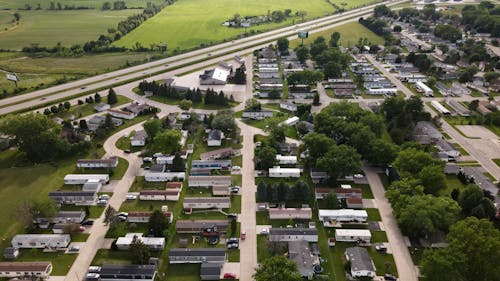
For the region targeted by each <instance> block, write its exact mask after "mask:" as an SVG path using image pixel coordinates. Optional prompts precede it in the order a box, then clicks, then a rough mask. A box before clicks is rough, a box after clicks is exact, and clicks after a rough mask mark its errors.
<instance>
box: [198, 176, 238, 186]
mask: <svg viewBox="0 0 500 281" xmlns="http://www.w3.org/2000/svg"><path fill="white" fill-rule="evenodd" d="M230 185H231V176H190V177H189V187H212V186H230Z"/></svg>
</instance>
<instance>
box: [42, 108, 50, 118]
mask: <svg viewBox="0 0 500 281" xmlns="http://www.w3.org/2000/svg"><path fill="white" fill-rule="evenodd" d="M43 114H45V115H47V116H49V115H50V114H52V112H51V111H50V109H48V108H46V109H45V110H44V111H43Z"/></svg>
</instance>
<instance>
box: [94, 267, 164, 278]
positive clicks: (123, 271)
mask: <svg viewBox="0 0 500 281" xmlns="http://www.w3.org/2000/svg"><path fill="white" fill-rule="evenodd" d="M155 271H156V266H155V265H135V264H131V265H115V264H105V265H103V266H102V267H101V271H100V272H99V274H100V275H149V276H151V275H154V273H155Z"/></svg>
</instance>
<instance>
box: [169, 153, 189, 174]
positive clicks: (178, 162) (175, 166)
mask: <svg viewBox="0 0 500 281" xmlns="http://www.w3.org/2000/svg"><path fill="white" fill-rule="evenodd" d="M170 170H171V171H172V172H184V171H185V170H186V166H184V160H182V157H181V155H180V154H179V153H175V156H174V159H173V160H172V167H171V168H170Z"/></svg>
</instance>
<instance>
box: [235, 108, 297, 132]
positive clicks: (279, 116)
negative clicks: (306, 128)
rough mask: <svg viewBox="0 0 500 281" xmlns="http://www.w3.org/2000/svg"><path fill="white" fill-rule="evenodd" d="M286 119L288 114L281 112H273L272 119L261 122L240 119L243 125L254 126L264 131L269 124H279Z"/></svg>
mask: <svg viewBox="0 0 500 281" xmlns="http://www.w3.org/2000/svg"><path fill="white" fill-rule="evenodd" d="M286 119H288V114H286V113H283V112H274V113H273V117H270V118H265V119H262V120H252V119H242V121H243V123H245V124H247V125H250V126H254V127H256V128H259V129H261V130H266V129H267V127H268V125H269V124H271V123H280V122H283V121H285V120H286Z"/></svg>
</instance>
